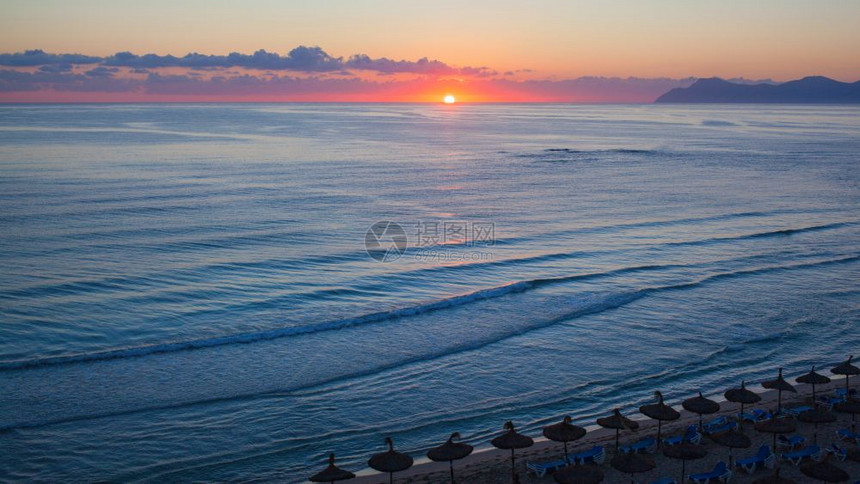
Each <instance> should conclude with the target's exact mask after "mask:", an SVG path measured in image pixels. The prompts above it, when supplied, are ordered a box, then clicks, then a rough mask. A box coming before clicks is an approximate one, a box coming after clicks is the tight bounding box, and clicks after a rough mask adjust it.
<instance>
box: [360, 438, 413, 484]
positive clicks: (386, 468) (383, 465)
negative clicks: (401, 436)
mask: <svg viewBox="0 0 860 484" xmlns="http://www.w3.org/2000/svg"><path fill="white" fill-rule="evenodd" d="M385 443H386V444H388V451H387V452H382V453H379V454H376V455H374V456H373V457H371V458H370V460H369V461H367V465H369V466H370V467H371V468H373V469H376V470H378V471H379V472H386V473H388V482H389V484H393V483H394V473H395V472H400V471H405V470H406V469H409V468H410V467H412V457H409V456H408V455H406V454H401V453H400V452H395V451H394V442H393V441H392V440H391V437H386V438H385Z"/></svg>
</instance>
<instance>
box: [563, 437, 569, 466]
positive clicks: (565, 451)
mask: <svg viewBox="0 0 860 484" xmlns="http://www.w3.org/2000/svg"><path fill="white" fill-rule="evenodd" d="M563 443H564V463H565V464H570V461H569V460H568V459H567V441H566V440H565V441H564V442H563Z"/></svg>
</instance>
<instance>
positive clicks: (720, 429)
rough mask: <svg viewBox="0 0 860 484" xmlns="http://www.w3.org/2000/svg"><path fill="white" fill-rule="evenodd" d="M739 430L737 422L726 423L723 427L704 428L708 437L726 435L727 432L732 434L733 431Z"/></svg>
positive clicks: (711, 426)
mask: <svg viewBox="0 0 860 484" xmlns="http://www.w3.org/2000/svg"><path fill="white" fill-rule="evenodd" d="M737 428H738V423H737V422H729V421H727V422H726V423H724V424H722V425H710V426H706V427H705V428H704V430H705V434H707V435H717V434H724V433H726V432H731V431H732V430H736V429H737Z"/></svg>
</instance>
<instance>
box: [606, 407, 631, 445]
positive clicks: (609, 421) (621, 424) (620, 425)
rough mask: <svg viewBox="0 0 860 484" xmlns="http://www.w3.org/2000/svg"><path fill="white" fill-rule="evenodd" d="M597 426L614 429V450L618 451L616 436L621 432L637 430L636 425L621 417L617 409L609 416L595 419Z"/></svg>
mask: <svg viewBox="0 0 860 484" xmlns="http://www.w3.org/2000/svg"><path fill="white" fill-rule="evenodd" d="M597 425H600V426H601V427H603V428H607V429H615V450H618V434H619V433H620V432H621V431H622V430H626V429H630V430H636V429H638V428H639V424H638V423H636V422H634V421H633V420H630V419H629V418H627V417H625V416H623V415H621V410H618V409H617V408H616V409H615V410H613V411H612V415H611V416H609V417H603V418H599V419H597Z"/></svg>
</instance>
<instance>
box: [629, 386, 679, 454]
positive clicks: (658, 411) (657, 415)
mask: <svg viewBox="0 0 860 484" xmlns="http://www.w3.org/2000/svg"><path fill="white" fill-rule="evenodd" d="M654 398H656V399H657V403H652V404H650V405H642V406H641V407H639V411H640V412H642V415H645V416H646V417H648V418H653V419H654V420H656V421H657V446H660V442H661V440H660V434H661V430H662V426H663V421H664V420H666V421H670V420H678V419H679V418H681V414H680V413H678V411H677V410H675V409H674V408H672V407H670V406H668V405H666V404H665V403H663V394H662V393H660V392H654Z"/></svg>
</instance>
